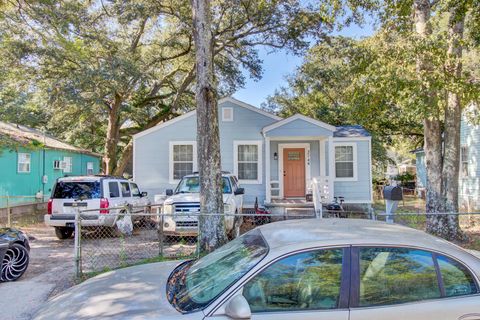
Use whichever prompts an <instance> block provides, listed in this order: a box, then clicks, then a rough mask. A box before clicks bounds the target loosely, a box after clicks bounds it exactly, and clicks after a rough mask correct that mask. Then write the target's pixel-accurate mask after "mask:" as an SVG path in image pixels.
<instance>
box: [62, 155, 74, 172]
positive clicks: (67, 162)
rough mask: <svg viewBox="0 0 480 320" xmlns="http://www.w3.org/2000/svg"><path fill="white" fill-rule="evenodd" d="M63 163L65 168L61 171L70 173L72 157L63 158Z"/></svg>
mask: <svg viewBox="0 0 480 320" xmlns="http://www.w3.org/2000/svg"><path fill="white" fill-rule="evenodd" d="M63 162H64V163H65V167H64V169H63V172H65V173H71V172H72V167H73V165H72V157H63Z"/></svg>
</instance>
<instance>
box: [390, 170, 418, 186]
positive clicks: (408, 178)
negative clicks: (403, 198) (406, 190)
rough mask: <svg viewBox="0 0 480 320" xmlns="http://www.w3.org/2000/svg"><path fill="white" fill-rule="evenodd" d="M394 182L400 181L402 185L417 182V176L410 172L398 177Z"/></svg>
mask: <svg viewBox="0 0 480 320" xmlns="http://www.w3.org/2000/svg"><path fill="white" fill-rule="evenodd" d="M393 180H396V181H399V182H401V183H402V184H404V183H405V182H410V181H415V175H414V174H411V173H410V172H404V173H402V174H399V175H396V176H395V177H394V178H393Z"/></svg>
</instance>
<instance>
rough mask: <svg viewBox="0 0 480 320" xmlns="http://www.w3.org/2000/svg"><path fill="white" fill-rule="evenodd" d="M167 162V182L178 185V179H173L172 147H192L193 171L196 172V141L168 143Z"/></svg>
mask: <svg viewBox="0 0 480 320" xmlns="http://www.w3.org/2000/svg"><path fill="white" fill-rule="evenodd" d="M169 144H170V147H169V151H168V153H169V161H168V182H169V183H170V184H178V183H179V182H180V179H174V178H173V146H178V145H192V146H193V171H194V172H195V171H197V170H198V169H197V141H170V143H169Z"/></svg>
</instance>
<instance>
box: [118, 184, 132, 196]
mask: <svg viewBox="0 0 480 320" xmlns="http://www.w3.org/2000/svg"><path fill="white" fill-rule="evenodd" d="M120 186H121V187H122V197H130V185H129V184H128V182H120Z"/></svg>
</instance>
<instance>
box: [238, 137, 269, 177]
mask: <svg viewBox="0 0 480 320" xmlns="http://www.w3.org/2000/svg"><path fill="white" fill-rule="evenodd" d="M234 148H235V149H234V159H235V175H236V176H237V177H238V180H239V181H240V183H261V182H262V142H261V141H253V142H248V141H244V142H242V141H235V142H234Z"/></svg>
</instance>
